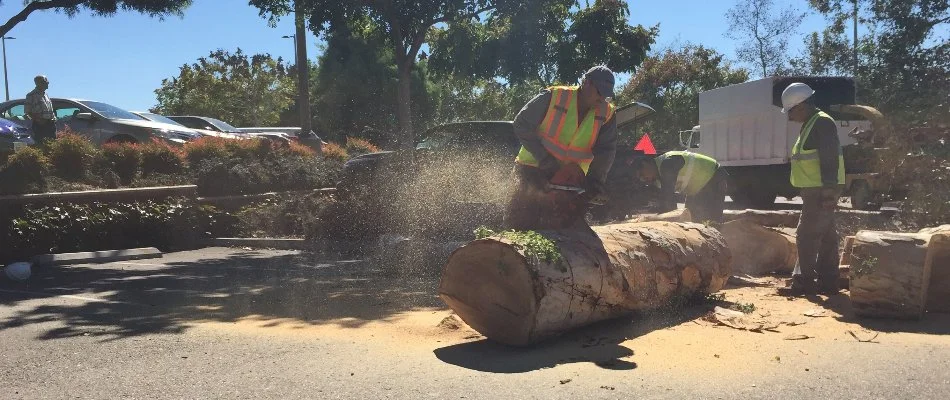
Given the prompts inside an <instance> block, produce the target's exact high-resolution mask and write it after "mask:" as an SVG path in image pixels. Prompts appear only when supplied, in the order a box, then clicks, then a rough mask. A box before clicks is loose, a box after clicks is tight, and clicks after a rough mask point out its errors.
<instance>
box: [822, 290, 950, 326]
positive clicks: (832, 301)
mask: <svg viewBox="0 0 950 400" xmlns="http://www.w3.org/2000/svg"><path fill="white" fill-rule="evenodd" d="M807 299H808V300H809V301H811V302H812V303H815V304H817V305H820V306H822V307H824V308H827V309H829V310H832V311H834V312H836V313H838V314H841V317H838V318H837V319H838V320H839V321H842V322H849V323H854V324H858V325H861V326H862V327H864V328H867V329H869V330H873V331H877V332H906V333H923V334H930V335H950V314H941V313H931V312H928V313H925V314H924V317H923V318H922V319H920V320H901V319H884V318H881V319H877V318H864V317H858V316H856V315H854V310H853V309H852V308H851V299H850V298H849V297H848V295H847V294H846V293H839V294H837V295H834V296H828V297H826V298H823V297H820V296H808V297H807Z"/></svg>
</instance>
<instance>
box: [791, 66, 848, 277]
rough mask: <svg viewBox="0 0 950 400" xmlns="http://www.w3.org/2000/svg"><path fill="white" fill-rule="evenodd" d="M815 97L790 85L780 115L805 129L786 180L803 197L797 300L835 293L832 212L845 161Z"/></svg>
mask: <svg viewBox="0 0 950 400" xmlns="http://www.w3.org/2000/svg"><path fill="white" fill-rule="evenodd" d="M814 94H815V91H814V90H812V88H811V87H809V86H808V85H806V84H804V83H793V84H791V85H789V86H788V87H787V88H786V89H785V91H783V92H782V112H785V113H787V114H788V120H789V121H794V122H800V123H802V124H803V125H802V129H801V132H800V133H799V134H798V139H797V140H796V141H795V146H794V147H792V154H791V155H792V159H791V164H792V165H791V167H792V172H791V176H790V180H791V183H792V186H795V187H796V188H799V189H800V191H801V197H802V214H801V217H800V219H799V220H798V228H797V231H796V232H797V241H796V242H797V244H798V265H797V266H796V267H795V271H794V272H793V273H792V285H791V287H790V290H791V291H792V293H793V294H796V295H803V294H811V293H814V292H816V291H818V292H821V293H824V294H836V293H838V229H837V226H836V224H835V208H836V207H837V205H838V197H839V196H840V194H841V189H842V187H843V185H844V183H845V176H844V157H843V156H842V152H841V145H840V141H839V139H838V127H837V124H836V123H835V120H834V119H832V118H831V116H829V115H828V114H826V113H825V112H824V111H821V110H820V109H818V108H817V107H816V106H815V103H814V96H813V95H814ZM816 279H817V281H816ZM816 283H817V285H816Z"/></svg>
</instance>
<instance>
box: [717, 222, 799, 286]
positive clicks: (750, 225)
mask: <svg viewBox="0 0 950 400" xmlns="http://www.w3.org/2000/svg"><path fill="white" fill-rule="evenodd" d="M719 231H720V232H722V235H723V236H724V237H725V238H726V243H728V244H729V252H730V253H731V254H732V272H733V273H744V274H749V275H764V274H767V273H770V272H783V273H791V272H792V270H793V269H795V263H797V262H798V247H797V245H796V244H795V237H794V236H791V235H788V234H786V233H784V232H780V231H778V230H775V229H770V228H766V227H764V226H761V225H759V224H756V223H754V222H752V221H751V220H746V219H740V220H735V221H729V222H726V223H725V224H722V226H720V227H719Z"/></svg>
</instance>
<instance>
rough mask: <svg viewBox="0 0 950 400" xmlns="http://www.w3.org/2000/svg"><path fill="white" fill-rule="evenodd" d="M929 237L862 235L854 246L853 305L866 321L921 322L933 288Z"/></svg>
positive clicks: (910, 234) (852, 269)
mask: <svg viewBox="0 0 950 400" xmlns="http://www.w3.org/2000/svg"><path fill="white" fill-rule="evenodd" d="M930 236H931V235H929V234H921V233H895V232H878V231H860V232H858V233H857V234H856V235H855V236H854V242H853V244H852V246H851V255H850V262H851V282H850V290H851V304H852V307H853V308H854V313H855V315H858V316H863V317H881V318H900V319H919V318H921V317H922V316H923V313H924V310H925V308H926V302H927V290H928V288H929V286H930V264H929V263H927V262H926V259H927V244H928V242H929V240H930Z"/></svg>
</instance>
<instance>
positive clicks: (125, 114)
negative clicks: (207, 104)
mask: <svg viewBox="0 0 950 400" xmlns="http://www.w3.org/2000/svg"><path fill="white" fill-rule="evenodd" d="M50 100H51V101H52V102H53V112H54V113H55V114H56V119H57V120H56V130H57V131H59V130H63V129H65V128H69V129H70V130H71V131H73V132H75V133H77V134H79V135H81V136H84V137H86V138H88V139H89V140H90V141H91V142H92V143H93V144H96V145H102V144H105V143H113V142H131V143H143V142H148V141H150V140H152V138H159V139H162V140H165V141H167V142H169V143H173V144H184V143H185V142H186V141H189V140H192V139H194V138H195V137H196V136H195V134H194V132H193V131H190V130H185V129H181V127H179V126H177V125H171V124H166V123H161V122H154V121H149V120H147V119H145V118H142V117H140V116H138V115H135V114H133V113H131V112H129V111H126V110H123V109H121V108H119V107H116V106H113V105H110V104H106V103H102V102H98V101H92V100H79V99H61V98H52V99H50ZM23 103H24V100H23V99H18V100H11V101H8V102H5V103H2V104H0V117H2V118H6V119H8V120H11V121H13V122H15V123H17V124H19V125H22V126H24V127H31V126H32V125H33V121H31V120H30V119H28V118H27V117H26V113H24V107H23Z"/></svg>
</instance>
